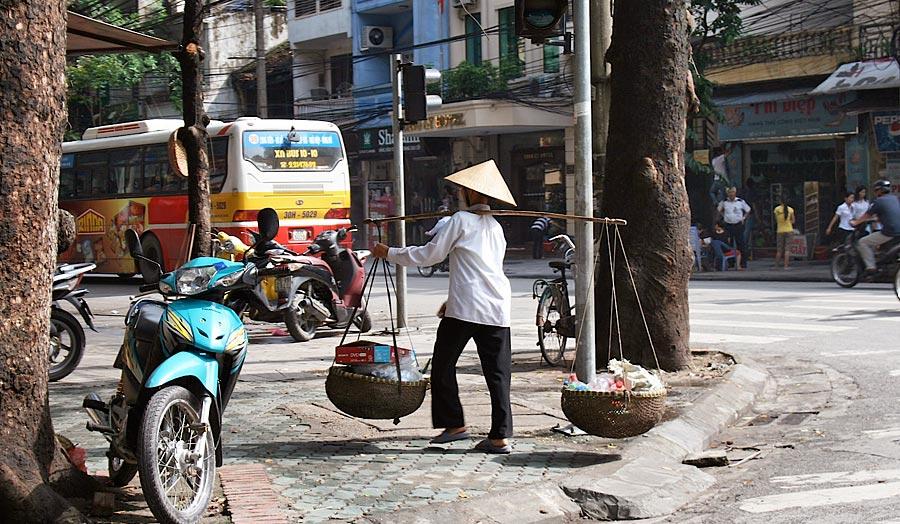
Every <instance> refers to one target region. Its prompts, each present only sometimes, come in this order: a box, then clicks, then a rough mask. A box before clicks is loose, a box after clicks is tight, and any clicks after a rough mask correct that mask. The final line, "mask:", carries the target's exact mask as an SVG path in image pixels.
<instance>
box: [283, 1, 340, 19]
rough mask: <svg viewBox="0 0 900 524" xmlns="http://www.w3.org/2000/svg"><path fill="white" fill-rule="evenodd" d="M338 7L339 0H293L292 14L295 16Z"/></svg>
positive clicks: (298, 16)
mask: <svg viewBox="0 0 900 524" xmlns="http://www.w3.org/2000/svg"><path fill="white" fill-rule="evenodd" d="M340 8H341V0H294V16H295V17H297V18H300V17H302V16H309V15H314V14H316V13H320V12H322V11H331V10H333V9H340Z"/></svg>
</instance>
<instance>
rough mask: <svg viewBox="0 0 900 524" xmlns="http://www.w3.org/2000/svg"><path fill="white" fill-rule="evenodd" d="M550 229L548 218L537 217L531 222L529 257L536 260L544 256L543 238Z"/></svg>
mask: <svg viewBox="0 0 900 524" xmlns="http://www.w3.org/2000/svg"><path fill="white" fill-rule="evenodd" d="M548 229H550V219H549V218H547V217H539V218H537V219H535V221H534V222H532V223H531V258H533V259H535V260H538V259H540V258H544V238H546V237H547V230H548Z"/></svg>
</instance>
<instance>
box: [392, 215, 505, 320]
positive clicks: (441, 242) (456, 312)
mask: <svg viewBox="0 0 900 524" xmlns="http://www.w3.org/2000/svg"><path fill="white" fill-rule="evenodd" d="M471 209H472V210H488V209H490V207H489V206H487V205H484V204H480V205H475V206H472V207H471ZM448 255H449V256H450V289H449V292H448V296H447V310H446V312H445V316H447V317H450V318H455V319H458V320H464V321H466V322H472V323H475V324H484V325H488V326H499V327H509V322H510V310H511V309H512V291H511V289H510V286H509V279H507V278H506V275H505V274H504V273H503V258H504V256H505V255H506V237H505V236H504V235H503V228H502V227H500V224H499V223H497V221H496V220H495V219H494V217H492V216H490V215H476V214H474V213H468V212H466V211H459V212H457V213H456V214H454V215H453V216H452V217H450V220H448V221H447V223H446V225H445V226H444V227H443V228H441V230H440V231H439V232H438V234H437V235H435V237H434V238H433V239H431V242H429V243H428V244H425V245H424V246H410V247H404V248H396V247H392V248H390V249H389V250H388V255H387V259H388V261H389V262H391V263H394V264H399V265H401V266H432V265H434V264H437V263H439V262H441V261H442V260H444V258H446V257H447V256H448Z"/></svg>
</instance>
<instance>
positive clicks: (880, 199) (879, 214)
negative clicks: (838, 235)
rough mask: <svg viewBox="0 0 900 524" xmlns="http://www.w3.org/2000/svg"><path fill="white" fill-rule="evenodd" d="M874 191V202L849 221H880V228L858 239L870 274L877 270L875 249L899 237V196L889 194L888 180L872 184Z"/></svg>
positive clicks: (861, 253)
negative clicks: (862, 212) (863, 212)
mask: <svg viewBox="0 0 900 524" xmlns="http://www.w3.org/2000/svg"><path fill="white" fill-rule="evenodd" d="M873 190H874V192H875V202H874V203H872V206H871V207H870V208H869V210H868V211H867V212H866V214H865V215H863V216H861V217H859V219H857V220H854V221H852V222H851V224H852V225H854V226H856V225H858V224H861V223H863V222H871V221H873V220H878V221H879V222H880V223H881V230H880V231H875V232H873V233H872V234H870V235H868V236H866V237H863V238H862V239H860V241H859V244H858V247H859V255H860V257H862V259H863V263H864V264H865V265H866V273H867V274H872V273H875V272H876V271H877V269H876V267H875V249H876V248H877V247H878V246H880V245H881V244H884V243H885V242H889V241H891V240H893V239H894V238H896V237H900V198H897V197H896V196H895V195H892V194H891V182H890V180H883V179H882V180H879V181H877V182H875V185H874V186H873Z"/></svg>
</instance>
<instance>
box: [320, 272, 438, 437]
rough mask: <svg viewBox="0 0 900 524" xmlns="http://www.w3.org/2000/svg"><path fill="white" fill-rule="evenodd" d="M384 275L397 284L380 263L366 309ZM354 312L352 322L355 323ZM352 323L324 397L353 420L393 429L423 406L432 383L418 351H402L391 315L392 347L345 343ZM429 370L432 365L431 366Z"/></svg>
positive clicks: (369, 282) (336, 354)
mask: <svg viewBox="0 0 900 524" xmlns="http://www.w3.org/2000/svg"><path fill="white" fill-rule="evenodd" d="M379 267H381V268H383V270H384V275H385V283H386V284H387V283H388V282H389V283H390V284H391V285H392V284H393V278H392V277H391V274H390V269H389V267H388V263H387V261H386V260H384V259H380V260H376V261H375V262H374V263H373V264H372V267H371V268H370V269H369V272H368V274H367V275H366V280H365V283H364V284H363V289H364V290H365V289H368V294H367V295H368V296H367V297H366V300H363V301H362V307H363V308H365V307H367V306H368V304H369V303H370V300H369V298H370V297H371V294H372V287H373V284H374V281H375V278H374V277H375V273H376V271H377V270H378V268H379ZM387 299H388V305H389V306H390V304H391V287H390V285H389V286H388V289H387ZM356 316H357V311H355V310H354V312H353V315H352V316H351V317H350V318H356ZM349 330H350V324H348V325H347V328H346V329H345V330H344V336H343V337H342V338H341V342H340V344H339V345H338V346H337V347H336V348H335V351H334V364H333V365H332V366H331V368H330V369H329V370H328V378H326V379H325V394H326V395H327V396H328V400H330V401H331V403H332V404H334V406H335V407H336V408H338V409H339V410H340V411H341V412H343V413H345V414H347V415H350V416H351V417H357V418H364V419H373V420H391V419H393V421H394V424H398V423H399V422H400V418H401V417H405V416H407V415H409V414H411V413H413V412H414V411H416V410H417V409H419V407H421V406H422V403H423V402H424V401H425V392H426V391H427V390H428V379H427V378H426V377H425V375H424V370H421V369H420V368H419V364H418V361H417V360H416V352H415V351H413V350H412V349H406V348H401V347H398V346H397V331H396V329H394V318H393V310H391V336H392V339H393V344H392V345H387V344H382V343H378V342H370V341H367V340H360V339H359V337H357V340H356V341H355V342H350V343H347V344H345V343H344V342H345V341H346V339H347V333H348V332H349ZM426 367H427V365H426Z"/></svg>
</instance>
